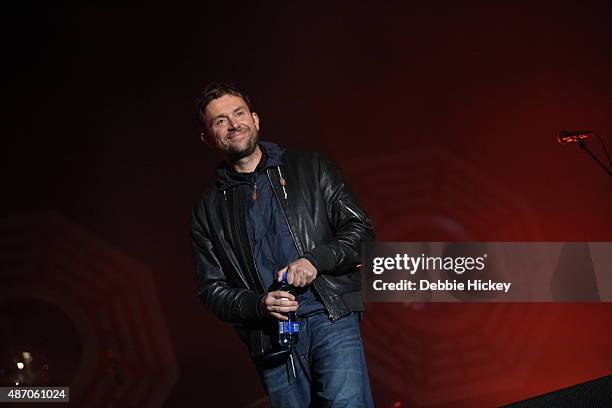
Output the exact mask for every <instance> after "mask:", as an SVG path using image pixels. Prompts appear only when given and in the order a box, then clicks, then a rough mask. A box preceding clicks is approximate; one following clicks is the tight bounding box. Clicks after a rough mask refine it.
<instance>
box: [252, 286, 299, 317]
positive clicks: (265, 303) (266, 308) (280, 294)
mask: <svg viewBox="0 0 612 408" xmlns="http://www.w3.org/2000/svg"><path fill="white" fill-rule="evenodd" d="M297 308H298V302H296V301H295V296H293V295H292V294H291V293H289V292H285V291H284V290H275V291H273V292H268V293H267V294H266V296H264V297H263V298H262V299H261V311H262V313H263V315H264V316H266V317H274V318H276V319H278V320H289V318H288V317H287V316H285V315H283V314H282V313H288V312H295V311H296V310H297Z"/></svg>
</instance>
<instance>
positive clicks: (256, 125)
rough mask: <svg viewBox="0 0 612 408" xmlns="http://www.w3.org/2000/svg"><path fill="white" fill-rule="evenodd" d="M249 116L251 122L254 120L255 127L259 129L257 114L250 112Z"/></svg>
mask: <svg viewBox="0 0 612 408" xmlns="http://www.w3.org/2000/svg"><path fill="white" fill-rule="evenodd" d="M251 116H253V122H255V128H256V129H257V130H259V116H258V115H257V114H256V113H255V112H251Z"/></svg>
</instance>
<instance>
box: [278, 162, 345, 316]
mask: <svg viewBox="0 0 612 408" xmlns="http://www.w3.org/2000/svg"><path fill="white" fill-rule="evenodd" d="M266 174H267V175H268V181H270V185H271V186H272V191H273V192H274V197H276V201H277V202H278V205H279V206H280V209H281V213H283V217H284V218H285V222H286V223H287V228H288V229H289V233H290V234H291V238H292V239H293V245H294V246H295V250H296V251H297V253H298V256H299V257H300V258H301V257H302V256H303V255H304V253H303V252H302V251H301V250H300V247H299V245H298V243H297V239H296V238H295V234H294V233H293V230H292V229H291V224H289V220H288V219H287V214H285V210H284V209H283V204H282V203H281V201H280V198H279V197H278V194H277V193H276V189H275V188H274V183H273V182H272V177H270V170H269V169H268V170H266ZM312 287H313V289H314V290H316V291H317V292H319V290H318V289H317V287H316V285H315V283H314V281H313V282H312ZM319 297H320V298H321V301H322V302H323V305H324V306H325V308H326V309H327V311H328V312H329V318H330V319H332V320H333V313H332V309H331V307H330V306H329V304H328V303H327V301H326V300H325V296H323V295H321V293H319Z"/></svg>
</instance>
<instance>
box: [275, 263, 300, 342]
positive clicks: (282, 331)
mask: <svg viewBox="0 0 612 408" xmlns="http://www.w3.org/2000/svg"><path fill="white" fill-rule="evenodd" d="M279 290H284V291H285V292H289V293H291V294H292V295H295V294H294V293H292V290H293V286H291V285H289V284H288V283H287V273H283V280H282V281H281V287H280V289H279ZM285 315H286V316H287V317H288V318H289V320H279V321H278V343H279V344H280V345H281V346H282V347H292V346H294V345H295V344H297V342H298V334H299V332H300V323H299V322H298V320H297V315H296V313H295V312H289V313H286V314H285Z"/></svg>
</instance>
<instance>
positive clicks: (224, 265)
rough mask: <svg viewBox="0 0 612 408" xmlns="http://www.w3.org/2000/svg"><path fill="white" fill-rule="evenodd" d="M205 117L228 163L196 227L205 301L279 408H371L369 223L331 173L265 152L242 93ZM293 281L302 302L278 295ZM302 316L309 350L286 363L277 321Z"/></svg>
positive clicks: (300, 158)
mask: <svg viewBox="0 0 612 408" xmlns="http://www.w3.org/2000/svg"><path fill="white" fill-rule="evenodd" d="M197 113H198V118H199V120H200V121H201V124H202V125H203V127H204V132H203V133H202V140H203V141H204V142H205V143H206V144H208V145H209V146H211V147H213V148H215V149H216V150H218V151H219V152H220V153H221V154H222V155H223V157H224V159H225V160H224V162H223V163H222V164H221V165H220V166H219V167H218V168H217V185H216V186H215V187H213V188H211V189H209V190H208V191H207V192H206V193H204V194H203V195H202V197H201V198H200V200H199V201H198V202H197V204H196V205H195V208H194V211H193V216H192V224H191V232H192V240H193V253H194V257H195V263H196V274H197V278H198V285H199V291H198V294H199V296H200V297H201V299H202V301H203V302H204V304H205V305H206V307H208V308H209V309H210V310H211V311H212V312H213V313H214V314H216V315H217V316H218V317H219V318H220V319H222V320H223V321H226V322H228V323H232V324H233V325H234V327H235V328H236V329H237V331H238V332H239V334H240V336H241V338H242V340H243V341H244V342H245V343H246V344H247V346H248V347H249V351H250V354H251V358H252V359H253V361H254V362H255V365H256V368H257V371H258V373H259V375H260V378H261V380H262V382H263V384H264V387H265V389H266V392H267V394H268V395H269V397H270V400H271V403H272V406H275V407H277V406H278V407H280V406H288V407H307V406H333V407H345V406H350V407H360V406H366V407H370V406H372V397H371V391H370V384H369V381H368V376H367V368H366V364H365V358H364V354H363V346H362V343H361V336H360V332H359V320H360V315H361V312H362V311H363V302H362V299H361V294H360V274H359V271H358V269H357V265H358V263H359V261H360V247H361V244H362V242H364V241H367V240H372V239H373V228H372V225H371V224H370V221H369V220H368V218H367V215H366V214H365V213H364V211H363V210H362V209H361V208H360V207H359V206H358V205H357V202H356V200H355V197H354V196H353V194H352V193H351V191H350V190H349V188H348V186H347V185H346V184H345V183H344V181H343V180H342V178H341V177H340V175H339V174H338V173H337V172H336V171H335V170H334V168H333V167H332V166H331V165H330V163H329V162H328V161H326V160H325V159H323V158H321V157H320V156H318V155H316V154H310V153H303V152H294V151H290V150H285V149H282V148H280V147H279V146H277V145H275V144H273V143H267V142H263V141H259V138H258V132H259V129H260V119H259V116H258V115H257V114H256V113H255V112H253V109H252V105H251V102H250V100H249V98H248V97H247V96H246V95H245V94H244V93H243V92H241V91H240V90H239V89H237V88H235V87H233V86H229V85H226V84H211V85H209V86H208V87H206V89H205V90H204V91H203V92H202V94H201V95H200V96H199V97H198V100H197ZM283 273H286V280H287V282H288V283H289V284H290V285H292V286H294V287H295V288H296V291H295V293H296V295H295V296H294V295H292V294H291V293H289V292H286V291H282V290H278V282H279V281H280V280H281V279H282V275H283ZM293 311H295V312H296V313H297V316H298V318H299V322H300V332H299V340H298V342H297V345H296V346H295V347H294V348H292V349H291V350H290V351H287V350H286V349H282V348H280V347H279V346H278V335H277V333H278V321H279V320H287V316H286V314H287V313H288V312H293ZM289 353H290V354H291V355H290V356H289V357H288V354H289ZM294 362H295V363H294Z"/></svg>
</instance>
